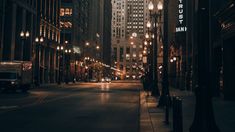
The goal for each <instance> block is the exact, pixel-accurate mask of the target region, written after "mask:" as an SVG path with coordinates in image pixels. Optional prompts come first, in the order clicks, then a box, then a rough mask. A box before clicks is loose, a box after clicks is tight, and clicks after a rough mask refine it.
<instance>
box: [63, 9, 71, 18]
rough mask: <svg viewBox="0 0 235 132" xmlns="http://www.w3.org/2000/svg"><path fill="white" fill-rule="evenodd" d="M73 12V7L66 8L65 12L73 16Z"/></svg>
mask: <svg viewBox="0 0 235 132" xmlns="http://www.w3.org/2000/svg"><path fill="white" fill-rule="evenodd" d="M72 12H73V10H72V9H71V8H65V12H64V14H65V15H69V16H71V15H72Z"/></svg>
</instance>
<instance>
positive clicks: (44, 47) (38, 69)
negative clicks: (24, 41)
mask: <svg viewBox="0 0 235 132" xmlns="http://www.w3.org/2000/svg"><path fill="white" fill-rule="evenodd" d="M34 9H36V23H35V26H36V34H35V35H34V39H33V40H34V43H35V51H34V50H33V52H35V54H36V55H35V59H34V60H33V62H34V63H35V74H34V78H35V81H36V83H39V84H40V83H55V82H57V81H58V78H59V61H60V60H59V53H58V51H57V46H59V45H61V40H60V14H59V11H60V0H46V1H45V0H37V3H36V8H34Z"/></svg>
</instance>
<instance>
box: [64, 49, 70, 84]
mask: <svg viewBox="0 0 235 132" xmlns="http://www.w3.org/2000/svg"><path fill="white" fill-rule="evenodd" d="M70 53H71V49H65V65H66V78H65V83H66V84H68V83H69V67H70Z"/></svg>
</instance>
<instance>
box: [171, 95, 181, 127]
mask: <svg viewBox="0 0 235 132" xmlns="http://www.w3.org/2000/svg"><path fill="white" fill-rule="evenodd" d="M172 103H173V104H172V110H173V132H183V114H182V99H181V98H179V97H175V96H174V97H173V102H172Z"/></svg>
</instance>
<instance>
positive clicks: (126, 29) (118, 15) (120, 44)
mask: <svg viewBox="0 0 235 132" xmlns="http://www.w3.org/2000/svg"><path fill="white" fill-rule="evenodd" d="M147 4H148V0H147V1H146V0H138V1H137V0H128V1H126V0H112V66H113V67H115V68H116V69H118V71H116V72H115V71H114V72H113V75H114V76H120V77H121V78H122V79H124V78H127V79H128V78H132V79H135V78H138V76H139V70H140V69H141V68H142V48H143V46H142V44H143V38H144V33H145V31H146V28H145V25H146V23H147V20H148V15H149V14H148V12H146V10H147ZM119 70H120V71H119Z"/></svg>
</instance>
